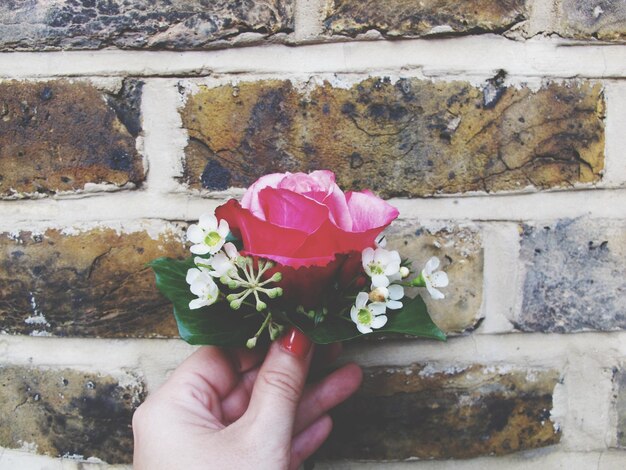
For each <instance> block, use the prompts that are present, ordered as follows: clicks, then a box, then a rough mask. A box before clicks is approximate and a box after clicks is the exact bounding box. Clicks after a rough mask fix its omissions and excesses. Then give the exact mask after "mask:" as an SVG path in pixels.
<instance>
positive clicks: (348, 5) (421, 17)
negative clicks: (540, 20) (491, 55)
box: [324, 0, 526, 36]
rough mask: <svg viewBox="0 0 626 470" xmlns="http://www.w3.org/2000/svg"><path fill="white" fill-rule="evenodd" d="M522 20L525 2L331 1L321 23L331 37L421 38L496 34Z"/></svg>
mask: <svg viewBox="0 0 626 470" xmlns="http://www.w3.org/2000/svg"><path fill="white" fill-rule="evenodd" d="M525 18H526V8H525V0H506V1H502V0H465V1H462V2H459V1H455V0H386V1H381V0H334V1H329V2H328V6H327V12H326V18H325V20H324V24H325V27H326V30H327V31H328V32H329V33H333V34H342V35H350V36H354V35H356V34H358V33H362V32H365V31H368V30H370V29H375V30H378V31H380V32H381V33H383V34H385V35H387V36H422V35H424V34H428V33H431V32H441V33H448V34H450V33H473V34H476V33H487V32H489V33H499V32H502V31H506V30H507V29H509V28H511V27H512V26H513V25H515V24H516V23H519V22H521V21H523V20H524V19H525ZM435 28H437V29H435ZM433 30H434V31H433Z"/></svg>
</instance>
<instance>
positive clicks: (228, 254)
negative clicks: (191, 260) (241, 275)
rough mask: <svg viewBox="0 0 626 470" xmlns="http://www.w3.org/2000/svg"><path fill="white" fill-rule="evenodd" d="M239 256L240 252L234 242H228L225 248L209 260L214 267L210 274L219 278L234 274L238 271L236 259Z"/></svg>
mask: <svg viewBox="0 0 626 470" xmlns="http://www.w3.org/2000/svg"><path fill="white" fill-rule="evenodd" d="M238 256H239V253H238V252H237V248H236V247H235V245H233V244H232V243H226V244H225V245H224V250H223V251H220V252H219V253H217V254H216V255H215V256H213V258H211V259H210V260H209V261H208V262H209V263H210V265H211V268H212V270H211V271H210V272H209V274H210V275H211V276H213V277H217V278H220V277H222V276H233V275H234V272H236V271H237V266H236V265H235V261H236V260H237V257H238ZM196 259H197V258H196ZM200 259H202V258H200ZM205 262H206V260H205ZM196 264H198V263H196Z"/></svg>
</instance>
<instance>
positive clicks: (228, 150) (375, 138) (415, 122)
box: [182, 75, 604, 196]
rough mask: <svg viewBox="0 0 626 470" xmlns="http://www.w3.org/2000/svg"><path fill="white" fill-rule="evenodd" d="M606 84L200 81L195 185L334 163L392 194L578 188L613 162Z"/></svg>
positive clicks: (194, 117)
mask: <svg viewBox="0 0 626 470" xmlns="http://www.w3.org/2000/svg"><path fill="white" fill-rule="evenodd" d="M603 113H604V99H603V93H602V88H601V86H600V85H593V84H590V83H587V82H574V81H571V82H566V83H549V84H547V85H545V86H543V87H542V88H540V89H539V90H533V89H531V88H528V87H524V86H522V87H515V86H505V85H504V84H503V78H502V76H501V75H498V76H497V77H495V78H494V79H493V80H490V81H488V82H487V83H485V85H484V86H482V87H480V86H474V85H471V84H469V83H467V82H460V81H454V82H432V81H429V80H419V79H411V78H407V79H400V80H397V81H395V82H392V81H391V80H389V79H379V78H370V79H367V80H364V81H362V82H359V83H356V84H354V85H353V86H351V87H348V88H344V87H341V86H337V87H334V86H333V85H332V84H331V83H329V82H324V83H323V84H321V85H318V86H314V85H310V87H309V88H308V91H307V92H304V91H299V89H298V88H297V87H296V86H295V85H294V84H292V82H290V81H287V80H284V81H281V80H266V81H258V82H243V83H239V84H237V85H223V86H217V87H214V88H207V87H200V89H199V91H198V92H196V93H195V94H193V95H192V96H190V97H189V98H188V101H187V103H186V105H185V107H184V109H183V110H182V119H183V123H184V127H185V128H186V129H187V130H188V132H189V136H190V140H189V144H188V146H187V148H186V159H185V164H184V167H185V174H184V178H183V180H184V182H186V183H187V184H188V185H189V186H190V187H192V188H208V189H212V190H223V189H226V188H227V187H229V186H239V187H245V186H248V185H249V184H251V183H252V182H254V180H255V179H256V178H258V177H259V176H261V175H263V174H266V173H270V172H274V171H308V170H312V169H319V168H328V169H331V170H334V171H335V172H336V173H337V176H338V182H339V184H340V185H342V187H344V188H353V189H360V188H365V187H368V188H371V189H373V190H374V191H376V192H378V193H379V194H381V195H384V196H425V195H432V194H436V193H461V192H466V191H488V192H492V191H501V190H519V189H522V188H525V187H527V186H534V187H536V188H552V187H563V186H565V187H569V186H571V185H573V184H576V183H590V182H594V181H597V180H599V178H600V173H601V171H602V169H603V166H604V121H603V117H604V114H603Z"/></svg>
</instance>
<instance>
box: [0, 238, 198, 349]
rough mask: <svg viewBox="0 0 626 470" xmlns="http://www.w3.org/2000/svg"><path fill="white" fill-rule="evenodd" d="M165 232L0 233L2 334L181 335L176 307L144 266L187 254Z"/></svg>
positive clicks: (181, 245) (113, 336)
mask: <svg viewBox="0 0 626 470" xmlns="http://www.w3.org/2000/svg"><path fill="white" fill-rule="evenodd" d="M181 239H182V236H181V234H180V233H178V232H177V231H176V230H174V229H164V230H163V231H162V232H161V233H159V234H158V235H156V236H154V238H153V237H152V236H151V235H150V234H149V233H148V232H146V231H141V230H139V231H134V232H129V233H120V232H118V231H116V230H114V229H110V228H93V229H86V230H84V231H80V230H69V231H63V230H58V229H49V230H46V231H45V232H43V233H35V232H27V231H22V232H17V233H3V234H0V251H1V252H2V253H4V256H2V257H0V294H1V295H0V331H1V332H4V333H9V334H23V335H34V336H86V337H106V338H127V337H131V338H132V337H176V336H177V329H176V324H175V322H174V319H173V315H172V306H171V304H170V303H169V302H168V301H167V299H165V298H164V297H162V296H161V295H160V294H159V292H158V291H157V289H156V287H155V285H154V275H153V273H152V272H151V270H150V269H149V268H148V267H147V266H146V263H147V262H148V261H150V260H152V259H154V258H158V257H161V256H170V257H173V258H180V257H185V256H186V255H187V253H186V250H185V248H184V245H183V243H182V241H181Z"/></svg>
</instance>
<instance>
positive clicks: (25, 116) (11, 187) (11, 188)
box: [0, 80, 144, 198]
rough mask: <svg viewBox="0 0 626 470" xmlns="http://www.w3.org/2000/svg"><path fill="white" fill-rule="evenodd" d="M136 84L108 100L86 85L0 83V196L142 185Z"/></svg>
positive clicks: (128, 82) (58, 82)
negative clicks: (104, 185) (100, 185)
mask: <svg viewBox="0 0 626 470" xmlns="http://www.w3.org/2000/svg"><path fill="white" fill-rule="evenodd" d="M141 85H142V84H141V82H136V81H130V80H129V81H126V82H125V85H124V87H123V89H122V90H121V92H120V93H119V94H118V95H108V94H105V93H103V92H101V91H99V90H98V89H96V88H95V87H94V86H93V85H91V84H89V83H87V82H69V81H65V80H57V81H49V82H18V81H6V82H2V83H0V198H2V197H25V196H28V195H32V194H36V195H42V194H51V193H57V192H59V191H73V190H80V189H83V188H84V186H85V184H87V183H109V184H112V185H116V186H124V185H126V184H129V183H132V184H134V185H139V184H141V182H142V181H143V179H144V171H143V164H142V159H141V156H140V155H139V153H138V152H137V150H136V142H135V138H136V137H137V135H138V134H139V132H140V131H141V124H140V115H139V107H140V103H141Z"/></svg>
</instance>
